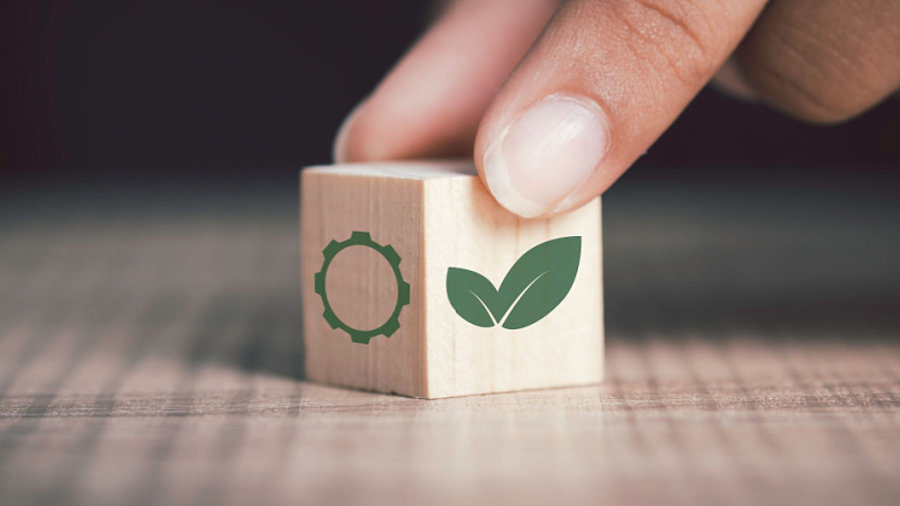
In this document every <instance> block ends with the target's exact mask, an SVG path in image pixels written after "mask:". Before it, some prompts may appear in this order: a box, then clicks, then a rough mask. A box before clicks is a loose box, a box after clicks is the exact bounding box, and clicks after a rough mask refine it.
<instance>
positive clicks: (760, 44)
mask: <svg viewBox="0 0 900 506" xmlns="http://www.w3.org/2000/svg"><path fill="white" fill-rule="evenodd" d="M737 55H738V59H739V62H740V64H741V66H742V68H743V74H744V75H745V76H746V77H747V79H748V80H749V82H750V84H751V85H752V86H753V88H754V89H755V90H756V91H757V93H758V94H759V95H760V96H761V98H762V99H764V100H766V101H767V102H769V103H771V104H773V105H775V106H776V107H778V108H780V109H782V110H784V111H785V112H788V113H790V114H792V115H794V116H797V117H799V118H801V119H805V120H808V121H813V122H819V123H830V122H835V121H841V120H844V119H847V118H849V117H851V116H854V115H856V114H858V113H860V112H862V111H865V110H866V109H868V108H870V107H872V106H873V105H874V104H876V103H877V102H879V101H881V100H882V99H884V98H885V97H886V96H887V95H889V94H890V93H892V92H893V91H894V90H896V89H897V87H898V86H900V2H897V1H894V0H777V1H774V2H772V3H771V4H770V5H769V6H768V7H767V8H766V9H765V10H764V11H763V13H762V14H761V15H760V18H759V20H758V22H757V23H756V25H755V26H754V27H753V29H751V30H750V33H748V34H747V38H746V40H745V41H744V42H743V43H742V44H741V47H740V48H739V49H738V53H737Z"/></svg>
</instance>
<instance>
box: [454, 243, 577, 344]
mask: <svg viewBox="0 0 900 506" xmlns="http://www.w3.org/2000/svg"><path fill="white" fill-rule="evenodd" d="M580 260H581V237H578V236H571V237H561V238H559V239H553V240H550V241H547V242H545V243H542V244H538V245H537V246H535V247H533V248H531V249H530V250H528V251H527V252H525V254H524V255H522V257H521V258H519V259H518V260H517V261H516V263H515V264H513V266H512V268H511V269H510V270H509V272H508V273H507V274H506V277H505V278H503V282H502V283H500V288H499V289H495V288H494V285H493V284H492V283H491V282H490V281H488V279H487V278H485V277H484V276H482V275H481V274H478V273H477V272H473V271H470V270H467V269H460V268H458V267H450V268H449V269H448V270H447V297H448V298H449V299H450V305H451V306H453V309H454V310H455V311H456V314H458V315H459V316H461V317H462V318H463V319H464V320H466V321H467V322H469V323H471V324H472V325H477V326H479V327H494V326H496V325H500V326H502V327H503V328H506V329H510V330H515V329H521V328H524V327H527V326H529V325H531V324H533V323H536V322H537V321H538V320H540V319H541V318H543V317H545V316H547V315H548V314H550V311H553V310H554V309H555V308H556V306H558V305H559V303H560V302H562V301H563V299H565V298H566V295H567V294H568V293H569V290H570V289H571V288H572V283H574V282H575V275H576V274H577V273H578V263H579V261H580Z"/></svg>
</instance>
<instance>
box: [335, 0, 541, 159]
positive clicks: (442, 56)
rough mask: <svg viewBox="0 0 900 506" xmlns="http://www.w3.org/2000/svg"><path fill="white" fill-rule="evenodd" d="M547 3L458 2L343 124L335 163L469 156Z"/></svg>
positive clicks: (510, 0)
mask: <svg viewBox="0 0 900 506" xmlns="http://www.w3.org/2000/svg"><path fill="white" fill-rule="evenodd" d="M556 5H557V2H556V1H553V0H524V1H523V0H459V1H457V2H455V3H454V4H453V5H451V7H450V8H449V10H448V11H447V12H446V14H444V16H442V18H441V19H440V20H439V21H438V22H437V24H436V25H435V26H434V27H432V28H431V29H430V30H429V31H428V32H427V33H426V34H425V36H424V37H423V38H422V39H421V40H420V41H419V42H418V43H417V44H416V45H415V46H414V47H413V48H412V50H411V51H410V52H409V53H408V54H407V55H406V56H404V57H403V59H402V60H401V61H400V62H399V63H398V64H397V66H396V67H395V68H394V69H393V70H392V71H391V72H390V73H389V74H388V76H387V77H386V78H385V79H384V81H383V82H382V83H381V84H379V85H378V87H377V88H376V90H375V92H374V93H373V94H372V96H371V97H370V98H369V99H367V100H366V101H365V102H363V103H362V104H361V105H360V106H358V107H357V109H356V110H355V111H354V112H353V113H351V115H350V116H349V117H348V119H347V120H345V122H344V125H343V126H342V128H341V130H340V132H339V133H338V135H337V138H336V140H335V149H334V152H335V153H334V157H335V160H336V161H357V160H379V159H391V158H410V157H422V156H440V155H448V154H459V153H463V152H465V153H471V149H472V144H473V142H474V138H475V131H476V129H477V127H478V122H479V121H480V120H481V117H482V115H483V114H484V111H485V109H487V107H488V105H489V104H490V101H491V99H492V98H493V96H494V94H495V93H496V92H497V89H499V88H500V86H501V85H502V83H503V80H504V79H506V77H507V76H508V75H509V72H510V71H511V70H512V69H513V67H514V66H515V64H516V63H517V62H518V61H519V60H520V59H521V58H522V55H524V54H525V51H526V50H527V49H528V46H529V45H531V43H532V42H534V39H535V38H536V37H537V35H538V33H539V32H540V30H541V28H542V27H543V26H544V25H545V24H546V22H547V20H548V19H549V18H550V15H551V14H552V11H553V9H554V8H555V6H556Z"/></svg>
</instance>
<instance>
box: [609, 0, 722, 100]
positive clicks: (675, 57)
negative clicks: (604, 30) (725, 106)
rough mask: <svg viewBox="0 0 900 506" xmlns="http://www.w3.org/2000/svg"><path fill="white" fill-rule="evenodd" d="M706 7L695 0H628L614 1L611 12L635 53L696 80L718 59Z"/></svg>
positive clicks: (703, 77) (679, 76)
mask: <svg viewBox="0 0 900 506" xmlns="http://www.w3.org/2000/svg"><path fill="white" fill-rule="evenodd" d="M708 10H709V7H708V6H705V5H703V6H701V5H700V4H699V3H698V2H697V1H696V0H628V1H624V2H617V3H616V4H615V7H614V8H613V12H612V13H613V15H614V16H615V17H616V18H617V20H618V21H619V22H620V23H621V25H622V26H623V27H624V28H625V30H626V31H627V33H626V36H627V37H629V39H631V42H630V43H629V47H631V49H632V50H633V51H634V52H636V53H637V56H638V57H640V58H642V59H643V60H644V61H648V62H651V64H653V65H657V66H664V67H667V70H669V71H670V73H671V74H672V75H674V76H675V77H676V78H677V79H679V80H681V81H683V82H685V83H691V84H696V83H697V82H698V81H700V82H702V81H706V80H707V79H708V78H709V77H710V76H711V75H712V74H713V72H714V71H715V64H716V62H717V60H718V58H716V57H715V53H716V51H715V49H714V46H715V41H716V40H717V35H716V30H715V29H714V28H713V26H714V25H713V23H712V20H711V17H710V14H709V12H708Z"/></svg>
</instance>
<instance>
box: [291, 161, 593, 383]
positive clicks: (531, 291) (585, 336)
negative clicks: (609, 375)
mask: <svg viewBox="0 0 900 506" xmlns="http://www.w3.org/2000/svg"><path fill="white" fill-rule="evenodd" d="M300 202H301V213H300V215H301V256H302V258H301V260H302V262H301V270H302V276H301V280H302V296H303V311H304V341H305V345H306V351H305V353H306V374H307V376H308V378H309V379H311V380H313V381H319V382H324V383H330V384H334V385H341V386H346V387H352V388H360V389H365V390H375V391H379V392H385V393H398V394H402V395H407V396H412V397H424V398H438V397H451V396H459V395H470V394H483V393H490V392H505V391H512V390H524V389H537V388H549V387H560V386H569V385H583V384H590V383H597V382H599V381H601V380H602V377H603V300H602V286H601V283H602V267H601V237H600V200H599V198H598V199H597V200H595V201H593V202H591V203H589V204H587V205H585V206H583V207H581V208H580V209H578V210H576V211H574V212H572V213H569V214H566V215H564V216H559V217H556V218H552V219H549V220H534V219H532V220H528V219H522V218H518V217H516V216H515V215H513V214H511V213H509V212H507V211H506V210H505V209H503V208H502V207H500V205H499V204H497V202H496V201H495V200H494V199H493V198H492V197H491V195H490V194H489V193H488V191H487V190H486V189H485V188H484V186H483V185H482V183H481V181H480V180H479V179H478V177H477V176H476V175H475V170H474V168H472V167H471V166H470V165H466V164H461V163H458V162H391V163H378V164H347V165H335V166H322V167H310V168H307V169H305V170H303V171H302V173H301V200H300ZM526 252H527V253H528V254H527V255H526ZM519 260H521V261H519ZM517 261H519V262H518V263H517ZM514 264H515V265H516V267H515V268H513V266H514ZM484 278H486V279H484ZM504 279H507V282H506V283H503V284H501V283H502V282H503V281H504ZM498 289H499V293H498V291H497V290H498ZM567 289H568V291H567ZM557 303H558V305H555V306H554V304H557ZM548 311H549V312H548ZM544 313H546V314H544Z"/></svg>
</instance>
